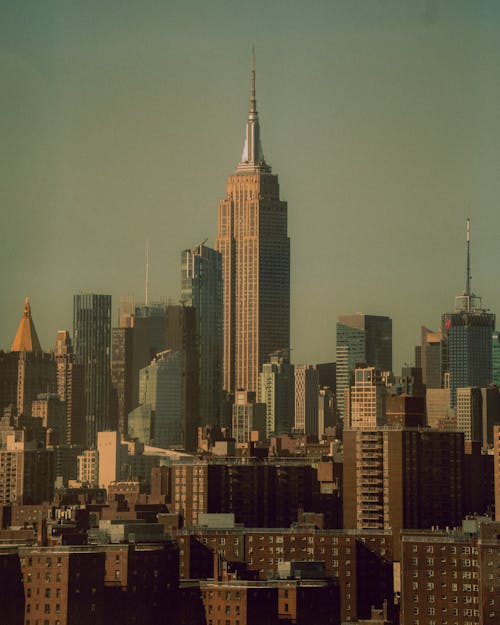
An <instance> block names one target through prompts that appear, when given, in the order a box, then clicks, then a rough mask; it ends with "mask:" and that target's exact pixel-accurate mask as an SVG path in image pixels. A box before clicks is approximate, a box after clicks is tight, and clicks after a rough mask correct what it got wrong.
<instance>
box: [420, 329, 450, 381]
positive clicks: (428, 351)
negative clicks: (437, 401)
mask: <svg viewBox="0 0 500 625" xmlns="http://www.w3.org/2000/svg"><path fill="white" fill-rule="evenodd" d="M421 334H422V344H421V352H420V357H421V363H422V381H423V383H424V384H425V386H426V387H427V388H428V389H429V388H443V386H444V372H445V371H446V370H447V369H448V363H447V360H446V358H447V350H446V344H445V341H444V340H443V333H442V332H441V331H438V332H433V331H432V330H429V328H426V327H425V326H422V330H421Z"/></svg>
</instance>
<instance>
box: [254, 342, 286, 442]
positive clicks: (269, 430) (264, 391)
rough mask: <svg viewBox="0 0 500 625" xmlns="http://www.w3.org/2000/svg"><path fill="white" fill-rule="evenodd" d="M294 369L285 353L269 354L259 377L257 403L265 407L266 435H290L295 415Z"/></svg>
mask: <svg viewBox="0 0 500 625" xmlns="http://www.w3.org/2000/svg"><path fill="white" fill-rule="evenodd" d="M294 371H295V369H294V366H293V365H292V364H290V361H289V358H288V355H287V353H286V352H283V351H280V352H275V353H274V354H271V356H270V359H269V362H266V363H264V364H263V365H262V372H261V374H260V376H259V401H261V402H262V403H264V404H265V405H266V435H267V436H268V437H269V436H270V435H271V434H275V435H280V434H290V432H291V431H292V428H293V424H294V414H295V373H294Z"/></svg>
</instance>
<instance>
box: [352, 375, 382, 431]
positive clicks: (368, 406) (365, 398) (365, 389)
mask: <svg viewBox="0 0 500 625" xmlns="http://www.w3.org/2000/svg"><path fill="white" fill-rule="evenodd" d="M386 401H387V390H386V387H385V384H384V383H383V381H382V376H381V373H380V371H379V370H378V369H375V367H358V368H356V369H355V371H354V386H351V388H350V389H349V391H348V392H347V393H345V419H344V422H345V425H346V427H348V428H374V427H377V426H379V425H385V422H386V414H385V411H386Z"/></svg>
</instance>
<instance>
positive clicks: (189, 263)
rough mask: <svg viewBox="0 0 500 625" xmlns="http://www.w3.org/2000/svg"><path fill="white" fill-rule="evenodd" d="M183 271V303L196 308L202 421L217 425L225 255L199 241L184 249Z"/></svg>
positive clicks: (219, 400) (219, 396) (220, 382)
mask: <svg viewBox="0 0 500 625" xmlns="http://www.w3.org/2000/svg"><path fill="white" fill-rule="evenodd" d="M181 272H182V291H181V303H182V304H183V305H184V306H189V307H193V308H194V309H195V310H196V324H197V334H198V346H199V358H200V361H199V388H200V406H199V411H200V425H202V426H205V425H216V424H218V423H219V412H220V405H221V400H222V256H221V254H220V253H219V252H216V251H215V250H213V249H211V248H210V247H207V246H206V245H205V244H204V243H200V244H199V245H197V246H196V247H194V248H192V249H188V250H184V251H183V252H182V267H181Z"/></svg>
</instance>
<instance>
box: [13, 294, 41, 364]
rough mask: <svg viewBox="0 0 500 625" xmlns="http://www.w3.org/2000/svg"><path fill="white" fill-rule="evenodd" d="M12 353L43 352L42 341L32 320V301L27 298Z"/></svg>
mask: <svg viewBox="0 0 500 625" xmlns="http://www.w3.org/2000/svg"><path fill="white" fill-rule="evenodd" d="M10 351H11V352H41V351H42V348H41V346H40V341H39V340H38V335H37V333H36V330H35V325H34V323H33V319H32V318H31V306H30V300H29V298H28V297H27V298H26V301H25V302H24V311H23V316H22V319H21V323H20V324H19V327H18V329H17V332H16V336H15V337H14V340H13V341H12V346H11V348H10Z"/></svg>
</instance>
